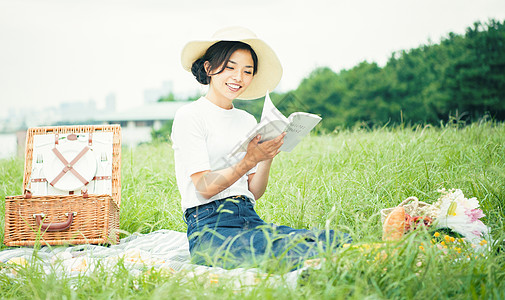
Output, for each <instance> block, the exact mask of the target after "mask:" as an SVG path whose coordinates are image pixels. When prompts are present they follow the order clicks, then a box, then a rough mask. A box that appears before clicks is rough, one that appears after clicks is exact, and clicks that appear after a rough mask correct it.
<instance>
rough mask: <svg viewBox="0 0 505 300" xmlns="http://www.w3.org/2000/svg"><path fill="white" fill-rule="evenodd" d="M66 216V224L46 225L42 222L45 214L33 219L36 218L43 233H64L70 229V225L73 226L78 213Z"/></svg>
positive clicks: (35, 215)
mask: <svg viewBox="0 0 505 300" xmlns="http://www.w3.org/2000/svg"><path fill="white" fill-rule="evenodd" d="M65 215H66V216H68V218H67V220H66V221H65V222H61V223H49V224H44V222H43V221H42V218H43V217H45V214H34V215H33V217H34V218H35V222H36V223H37V227H40V229H41V231H63V230H66V229H68V228H69V227H70V225H72V222H73V221H74V217H75V216H76V215H77V212H75V211H74V212H72V213H66V214H65Z"/></svg>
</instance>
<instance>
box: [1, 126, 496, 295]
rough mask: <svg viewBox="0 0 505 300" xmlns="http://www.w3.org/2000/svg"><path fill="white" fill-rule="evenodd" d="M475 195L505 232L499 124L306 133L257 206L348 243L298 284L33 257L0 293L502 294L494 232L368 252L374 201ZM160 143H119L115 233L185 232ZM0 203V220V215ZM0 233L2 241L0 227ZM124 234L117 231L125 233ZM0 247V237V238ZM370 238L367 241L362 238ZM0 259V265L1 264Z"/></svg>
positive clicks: (12, 173) (375, 219) (16, 177)
mask: <svg viewBox="0 0 505 300" xmlns="http://www.w3.org/2000/svg"><path fill="white" fill-rule="evenodd" d="M0 174H1V175H0V176H1V183H0V198H1V199H2V202H3V201H4V199H5V196H6V195H15V194H20V193H21V185H22V176H23V160H22V159H12V160H2V161H0ZM441 188H446V189H450V188H459V189H461V190H462V191H463V192H464V194H465V195H466V196H467V197H468V198H470V197H476V198H477V199H478V200H479V201H480V204H481V208H482V209H483V211H484V213H485V214H486V217H485V218H484V219H483V220H484V222H485V223H486V224H487V225H488V226H489V227H490V228H491V229H492V236H493V238H494V239H495V240H498V241H503V240H504V239H505V223H504V220H505V125H504V124H502V123H493V122H485V123H481V124H477V123H475V124H472V125H469V126H466V127H461V126H457V125H447V126H443V127H441V128H434V127H407V128H402V127H396V128H383V129H375V130H360V129H355V130H350V131H343V132H338V133H335V134H333V135H325V136H318V137H308V138H306V139H305V140H304V142H303V143H302V144H300V145H299V146H298V147H297V148H296V149H295V150H294V151H293V152H292V153H281V154H280V155H279V156H278V157H277V158H276V159H275V162H274V164H273V169H272V173H271V177H270V183H269V187H268V189H267V192H266V193H265V195H264V196H263V197H262V199H260V201H258V203H257V205H256V208H257V211H258V213H259V215H260V216H262V217H263V219H264V220H266V221H268V222H273V223H276V224H283V225H288V226H292V227H296V228H321V229H323V228H325V226H329V227H330V228H332V229H335V230H338V231H344V232H348V233H350V234H351V235H352V236H353V238H354V241H355V242H356V245H362V246H360V247H357V248H352V247H351V248H348V249H343V250H339V251H338V252H337V255H336V258H335V256H334V258H333V259H330V260H328V261H327V262H326V263H324V264H323V265H322V267H321V269H319V270H311V272H310V275H309V276H307V277H305V278H304V279H303V280H302V281H301V282H300V284H299V285H298V287H297V288H296V289H288V288H286V287H282V286H279V287H272V286H266V285H263V284H262V283H260V284H259V285H258V286H257V287H256V288H253V289H244V290H234V289H231V288H229V287H227V286H226V284H223V285H215V286H203V285H201V284H199V283H198V281H194V282H189V283H188V282H186V283H182V278H181V277H180V276H178V275H177V274H176V275H170V276H164V275H163V274H160V273H157V272H151V273H149V274H148V275H146V276H142V277H134V276H132V275H130V274H129V273H128V272H127V271H126V270H123V269H121V268H119V269H118V270H116V271H114V272H112V273H111V272H110V271H106V270H97V271H96V272H94V273H93V274H92V275H90V276H83V277H79V278H78V280H77V281H75V280H71V279H69V278H60V277H57V276H56V275H45V273H44V272H43V271H42V270H41V269H40V268H38V267H37V266H36V265H31V266H29V267H26V268H22V269H20V270H19V273H18V276H16V277H14V278H11V277H8V276H6V275H4V274H3V273H2V272H0V295H1V296H0V297H1V298H29V299H48V298H58V299H60V298H61V299H83V298H86V299H87V298H108V299H110V298H113V299H127V298H134V299H156V298H160V299H167V298H177V299H179V298H182V299H209V298H211V299H213V298H244V299H257V298H265V299H271V298H276V299H306V298H308V299H335V298H355V299H362V298H365V297H370V299H376V298H385V299H392V298H397V299H400V298H404V299H410V298H415V299H433V298H456V299H467V298H479V299H482V298H484V299H504V298H505V250H504V245H503V242H501V243H498V244H497V245H496V246H494V247H492V249H491V251H490V252H484V253H483V255H480V254H479V255H471V256H470V257H467V256H468V254H469V253H470V252H463V253H462V254H459V253H457V252H451V251H449V253H448V254H446V255H443V253H442V252H441V251H440V250H439V249H437V248H436V247H430V246H429V245H430V239H431V236H430V235H429V234H428V233H425V232H420V233H419V234H410V235H408V236H406V237H405V239H403V240H402V241H401V242H399V243H391V244H387V245H383V246H381V248H380V249H379V250H378V251H376V250H373V249H372V250H369V248H368V246H367V245H369V244H371V243H377V242H380V241H381V235H382V232H381V225H380V210H381V209H383V208H387V207H392V206H396V205H397V204H398V203H400V202H401V201H402V200H404V199H405V198H407V197H408V196H416V197H418V198H419V200H421V201H425V202H428V203H433V202H435V201H436V200H437V198H438V197H439V193H438V192H437V190H438V189H441ZM179 201H180V199H179V193H178V190H177V186H176V183H175V175H174V163H173V153H172V149H171V147H170V145H169V144H152V145H143V146H140V147H137V148H135V149H133V150H130V149H123V157H122V207H121V224H120V227H121V229H122V230H123V231H124V232H127V233H133V232H142V233H148V232H151V231H154V230H158V229H172V230H177V231H185V230H186V227H185V226H186V225H185V224H184V222H183V220H182V212H181V210H180V203H179ZM3 209H4V206H3V203H2V205H1V208H0V220H1V222H0V224H3V215H4V211H3ZM0 233H1V236H2V237H0V240H3V227H2V228H1V232H0ZM125 234H126V233H125ZM3 248H5V247H3ZM372 248H373V247H372ZM0 268H1V266H0Z"/></svg>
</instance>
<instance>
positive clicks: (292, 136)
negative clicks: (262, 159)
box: [230, 92, 321, 156]
mask: <svg viewBox="0 0 505 300" xmlns="http://www.w3.org/2000/svg"><path fill="white" fill-rule="evenodd" d="M319 121H321V117H320V116H317V115H314V114H309V113H305V112H295V113H292V114H291V115H289V117H288V118H286V117H285V116H284V115H283V114H282V113H281V112H280V111H279V110H278V109H277V108H276V107H275V106H274V104H273V103H272V100H271V99H270V95H269V93H268V92H267V94H266V96H265V103H264V104H263V111H262V113H261V121H260V122H259V123H258V124H257V125H256V126H255V127H254V128H253V130H251V132H250V133H249V134H248V135H247V137H245V139H243V140H241V141H240V142H239V143H238V144H237V146H235V148H233V150H232V152H231V153H230V156H233V155H235V154H237V153H239V152H246V151H247V146H248V145H249V142H250V141H251V140H252V139H253V138H255V137H256V136H257V135H258V134H259V135H261V141H260V143H261V142H264V141H269V140H272V139H274V138H276V137H278V136H279V135H280V134H281V133H283V132H284V131H285V132H286V136H285V137H284V144H282V146H281V147H280V149H279V150H280V151H286V152H290V151H291V150H293V148H295V146H296V145H298V143H300V141H301V140H302V138H303V137H304V136H306V135H307V134H308V133H309V132H310V131H311V130H312V129H313V128H314V127H315V126H316V125H317V124H318V123H319Z"/></svg>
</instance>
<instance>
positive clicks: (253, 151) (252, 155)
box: [244, 132, 286, 165]
mask: <svg viewBox="0 0 505 300" xmlns="http://www.w3.org/2000/svg"><path fill="white" fill-rule="evenodd" d="M285 135H286V133H285V132H283V133H281V134H280V135H279V136H278V137H276V138H275V139H273V140H270V141H266V142H262V143H260V140H261V136H260V135H258V136H256V137H255V138H254V139H252V140H251V141H250V142H249V145H247V153H246V155H245V157H244V160H246V161H248V162H251V163H253V164H254V165H256V164H258V163H259V162H261V161H264V160H268V159H272V158H274V157H275V156H276V155H277V154H278V153H279V152H280V151H279V148H280V147H281V146H282V144H283V143H284V136H285Z"/></svg>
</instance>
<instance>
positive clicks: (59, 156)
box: [50, 146, 89, 186]
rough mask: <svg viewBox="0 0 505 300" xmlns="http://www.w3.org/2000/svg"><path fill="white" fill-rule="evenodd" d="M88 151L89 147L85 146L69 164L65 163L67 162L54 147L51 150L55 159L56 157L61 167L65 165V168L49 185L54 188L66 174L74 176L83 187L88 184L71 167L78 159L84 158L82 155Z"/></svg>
mask: <svg viewBox="0 0 505 300" xmlns="http://www.w3.org/2000/svg"><path fill="white" fill-rule="evenodd" d="M88 150H89V147H87V146H84V148H83V149H82V150H81V152H79V154H77V156H76V157H75V158H74V159H73V160H72V161H71V162H70V163H69V162H67V160H66V159H65V157H63V155H62V154H61V152H60V151H58V149H56V147H54V148H53V153H54V154H55V155H56V157H58V158H59V159H60V160H61V162H62V163H63V165H65V167H63V170H61V172H60V174H58V176H56V177H55V178H54V179H53V181H51V183H50V184H51V185H52V186H54V185H55V184H56V183H57V182H58V180H60V179H61V177H63V175H65V174H67V172H69V171H70V172H72V174H74V176H75V177H76V178H77V179H79V180H80V181H81V182H82V183H83V184H84V185H86V184H88V183H89V182H88V181H87V180H86V179H84V177H82V176H81V174H79V172H77V171H76V170H75V169H74V168H73V166H74V164H75V163H76V162H78V161H79V159H81V157H83V156H84V154H86V152H87V151H88Z"/></svg>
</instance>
